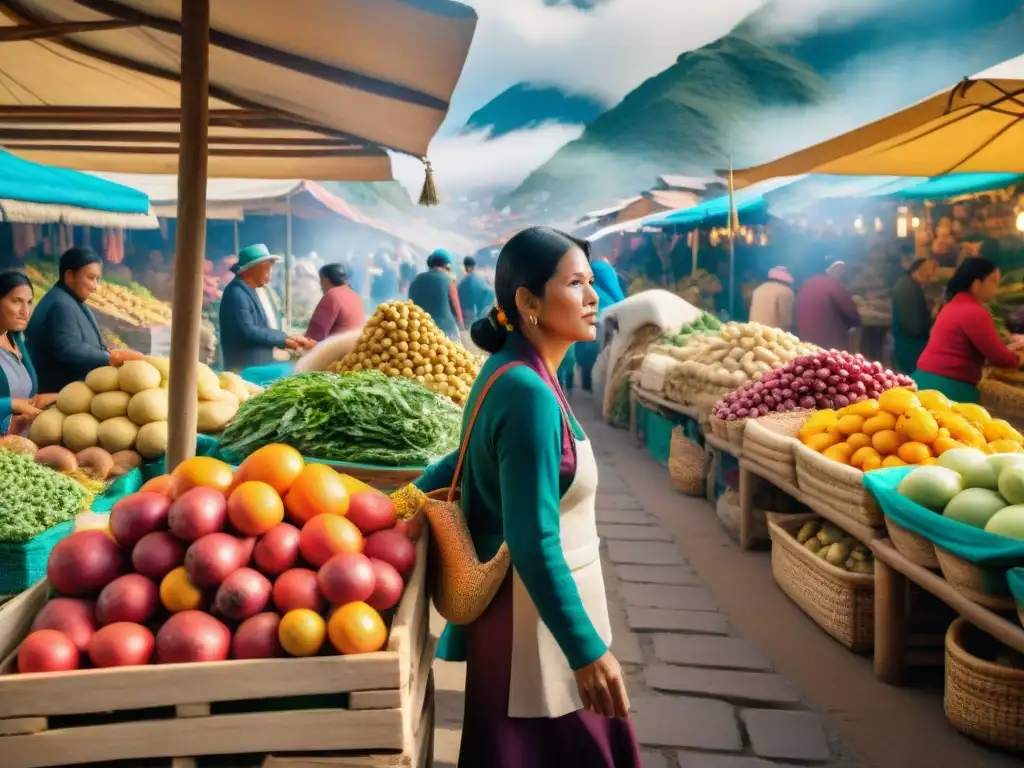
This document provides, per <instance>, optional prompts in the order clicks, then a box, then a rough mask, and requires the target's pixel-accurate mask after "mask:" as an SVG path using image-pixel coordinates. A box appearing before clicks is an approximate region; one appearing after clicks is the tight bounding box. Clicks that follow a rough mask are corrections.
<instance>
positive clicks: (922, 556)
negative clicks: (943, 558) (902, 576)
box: [885, 516, 939, 570]
mask: <svg viewBox="0 0 1024 768" xmlns="http://www.w3.org/2000/svg"><path fill="white" fill-rule="evenodd" d="M885 527H886V529H887V530H888V531H889V538H890V539H892V545H893V546H894V547H896V551H897V552H899V553H900V554H901V555H903V556H904V557H905V558H907V560H909V561H910V562H912V563H913V564H914V565H920V566H921V567H922V568H928V569H930V570H937V569H938V568H939V557H938V555H936V554H935V545H934V544H932V543H931V542H930V541H928V539H926V538H925V537H924V536H921V535H920V534H917V533H914V532H913V531H908V530H907V529H906V528H904V527H903V526H902V525H900V524H899V523H897V522H896V521H895V520H893V519H892V518H891V517H888V516H887V517H886V518H885Z"/></svg>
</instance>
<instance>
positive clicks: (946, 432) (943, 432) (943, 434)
mask: <svg viewBox="0 0 1024 768" xmlns="http://www.w3.org/2000/svg"><path fill="white" fill-rule="evenodd" d="M936 421H938V419H936ZM939 437H950V434H949V430H948V429H946V428H945V427H939ZM936 439H938V438H936Z"/></svg>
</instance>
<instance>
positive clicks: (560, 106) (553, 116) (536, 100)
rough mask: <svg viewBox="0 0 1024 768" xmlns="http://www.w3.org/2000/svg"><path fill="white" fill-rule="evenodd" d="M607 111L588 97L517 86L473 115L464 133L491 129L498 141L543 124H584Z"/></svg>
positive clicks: (550, 87)
mask: <svg viewBox="0 0 1024 768" xmlns="http://www.w3.org/2000/svg"><path fill="white" fill-rule="evenodd" d="M604 110H605V105H604V104H602V103H601V102H600V101H598V100H597V99H596V98H593V97H591V96H587V95H585V94H574V93H570V92H568V91H566V90H563V89H562V88H559V87H557V86H540V85H534V84H531V83H517V84H516V85H513V86H512V87H511V88H508V89H506V90H504V91H502V92H501V93H500V94H498V95H497V96H495V97H494V98H493V99H491V100H490V101H489V102H487V103H486V104H485V105H484V106H482V107H481V108H480V109H478V110H477V111H476V112H474V113H473V114H472V115H470V116H469V120H467V121H466V127H465V128H464V129H463V132H470V131H482V130H489V131H490V136H491V138H497V137H498V136H504V135H505V134H508V133H512V132H513V131H518V130H523V129H525V128H533V127H536V126H539V125H542V124H544V123H558V124H561V125H585V124H587V123H589V122H590V121H591V120H593V119H594V118H595V117H597V116H598V115H600V114H601V113H602V112H604Z"/></svg>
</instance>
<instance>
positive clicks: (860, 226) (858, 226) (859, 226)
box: [853, 216, 864, 234]
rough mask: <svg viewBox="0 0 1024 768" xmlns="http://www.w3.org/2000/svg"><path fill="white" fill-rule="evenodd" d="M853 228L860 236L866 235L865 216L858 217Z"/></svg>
mask: <svg viewBox="0 0 1024 768" xmlns="http://www.w3.org/2000/svg"><path fill="white" fill-rule="evenodd" d="M853 228H854V229H855V230H856V231H857V233H858V234H863V233H864V217H863V216H858V217H857V218H856V219H854V220H853Z"/></svg>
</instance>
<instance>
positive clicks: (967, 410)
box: [953, 403, 992, 427]
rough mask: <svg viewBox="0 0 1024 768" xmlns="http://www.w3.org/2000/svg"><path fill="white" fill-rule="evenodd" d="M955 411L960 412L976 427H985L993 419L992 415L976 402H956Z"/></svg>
mask: <svg viewBox="0 0 1024 768" xmlns="http://www.w3.org/2000/svg"><path fill="white" fill-rule="evenodd" d="M953 412H954V413H959V414H960V415H961V416H963V417H964V418H965V419H967V420H968V421H969V422H971V424H973V425H974V426H976V427H983V426H985V425H986V424H988V423H989V422H990V421H992V416H991V415H990V414H989V412H988V411H986V410H985V409H984V408H982V407H981V406H980V405H977V404H975V403H954V404H953Z"/></svg>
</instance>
